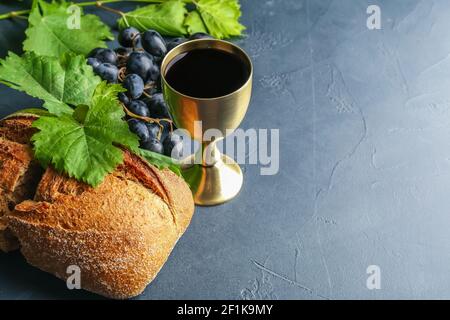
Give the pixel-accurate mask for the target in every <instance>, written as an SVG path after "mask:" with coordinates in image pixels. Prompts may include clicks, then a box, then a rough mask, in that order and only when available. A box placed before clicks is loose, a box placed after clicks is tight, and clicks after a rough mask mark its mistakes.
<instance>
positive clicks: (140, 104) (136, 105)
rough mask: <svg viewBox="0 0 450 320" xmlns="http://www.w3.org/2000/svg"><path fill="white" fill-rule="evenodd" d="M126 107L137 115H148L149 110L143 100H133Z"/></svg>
mask: <svg viewBox="0 0 450 320" xmlns="http://www.w3.org/2000/svg"><path fill="white" fill-rule="evenodd" d="M127 109H128V110H130V111H131V112H133V113H134V114H137V115H138V116H142V117H150V112H149V110H148V107H147V105H146V104H145V102H144V101H141V100H133V101H131V102H130V103H129V104H128V106H127Z"/></svg>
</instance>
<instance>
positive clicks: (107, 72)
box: [94, 63, 119, 83]
mask: <svg viewBox="0 0 450 320" xmlns="http://www.w3.org/2000/svg"><path fill="white" fill-rule="evenodd" d="M94 72H95V74H97V75H98V76H100V78H102V79H103V80H106V81H108V82H110V83H116V82H117V78H118V76H119V69H117V67H116V66H115V65H113V64H110V63H101V64H99V65H98V66H97V67H96V68H94Z"/></svg>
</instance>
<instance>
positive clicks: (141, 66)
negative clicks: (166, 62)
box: [127, 52, 154, 80]
mask: <svg viewBox="0 0 450 320" xmlns="http://www.w3.org/2000/svg"><path fill="white" fill-rule="evenodd" d="M153 65H154V64H153V60H152V58H151V56H150V55H149V54H147V53H145V52H133V53H131V54H130V57H129V58H128V61H127V72H128V74H131V73H135V74H137V75H138V76H140V77H141V78H142V79H144V80H147V75H148V73H149V70H150V69H152V68H153Z"/></svg>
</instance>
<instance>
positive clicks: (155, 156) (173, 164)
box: [136, 149, 181, 176]
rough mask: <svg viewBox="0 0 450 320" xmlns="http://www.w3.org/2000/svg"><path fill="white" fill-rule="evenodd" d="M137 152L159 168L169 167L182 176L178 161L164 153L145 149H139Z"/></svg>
mask: <svg viewBox="0 0 450 320" xmlns="http://www.w3.org/2000/svg"><path fill="white" fill-rule="evenodd" d="M136 153H137V154H138V155H140V156H141V157H143V158H144V159H145V160H147V161H148V162H149V163H151V164H152V165H154V166H155V167H157V168H158V169H161V170H162V169H165V168H167V169H169V170H171V171H173V172H175V173H176V174H177V175H179V176H181V166H180V164H179V163H178V161H176V160H174V159H172V158H170V157H167V156H164V155H162V154H159V153H156V152H152V151H148V150H144V149H139V150H138V151H137V152H136Z"/></svg>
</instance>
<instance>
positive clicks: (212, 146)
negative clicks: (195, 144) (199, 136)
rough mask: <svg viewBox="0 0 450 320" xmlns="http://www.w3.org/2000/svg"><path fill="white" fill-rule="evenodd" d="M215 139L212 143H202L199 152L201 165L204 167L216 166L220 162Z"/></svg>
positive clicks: (220, 155) (220, 156)
mask: <svg viewBox="0 0 450 320" xmlns="http://www.w3.org/2000/svg"><path fill="white" fill-rule="evenodd" d="M217 141H218V140H217V139H216V140H212V141H205V142H203V143H202V148H201V150H199V152H201V157H202V158H201V159H202V160H201V161H202V162H201V163H202V166H204V167H212V166H214V165H216V164H217V162H219V161H222V154H221V153H220V151H219V149H218V148H217Z"/></svg>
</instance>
